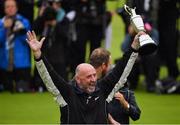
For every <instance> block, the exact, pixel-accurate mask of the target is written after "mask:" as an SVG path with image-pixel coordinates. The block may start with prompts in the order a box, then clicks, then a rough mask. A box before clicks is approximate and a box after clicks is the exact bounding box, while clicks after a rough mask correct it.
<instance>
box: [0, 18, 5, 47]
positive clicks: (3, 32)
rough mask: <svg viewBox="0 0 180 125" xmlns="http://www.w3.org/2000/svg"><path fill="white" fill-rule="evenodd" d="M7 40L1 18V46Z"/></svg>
mask: <svg viewBox="0 0 180 125" xmlns="http://www.w3.org/2000/svg"><path fill="white" fill-rule="evenodd" d="M5 40H6V30H5V28H4V24H3V20H2V19H1V20H0V46H1V45H2V44H3V43H5V42H4V41H5Z"/></svg>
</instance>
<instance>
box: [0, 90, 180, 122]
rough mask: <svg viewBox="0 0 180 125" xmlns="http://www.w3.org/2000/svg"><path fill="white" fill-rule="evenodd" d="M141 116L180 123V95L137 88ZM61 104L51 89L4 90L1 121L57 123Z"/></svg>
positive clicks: (149, 119) (1, 101)
mask: <svg viewBox="0 0 180 125" xmlns="http://www.w3.org/2000/svg"><path fill="white" fill-rule="evenodd" d="M135 96H136V99H137V102H138V105H139V107H140V108H141V111H142V114H141V118H140V119H139V120H138V121H136V122H134V121H131V123H133V124H136V123H138V124H180V118H179V116H180V107H179V106H180V99H179V97H180V96H179V95H157V94H149V93H146V92H145V91H142V90H137V91H136V92H135ZM59 116H60V113H59V107H58V106H57V104H56V103H55V102H54V101H53V98H52V96H51V95H50V94H49V93H47V92H46V93H33V94H32V93H29V94H10V93H8V92H4V93H1V94H0V124H7V123H8V124H56V123H59Z"/></svg>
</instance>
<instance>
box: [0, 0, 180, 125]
mask: <svg viewBox="0 0 180 125" xmlns="http://www.w3.org/2000/svg"><path fill="white" fill-rule="evenodd" d="M6 1H8V0H6ZM4 2H5V1H4V0H0V18H1V20H0V124H58V123H59V118H60V115H59V112H60V110H59V107H58V105H57V104H56V103H55V101H54V100H53V97H52V95H50V94H49V93H48V92H47V90H46V88H45V86H44V85H43V83H42V80H41V78H40V77H39V75H38V73H37V70H36V68H35V65H34V59H33V56H32V53H31V51H30V49H29V47H28V45H27V43H26V40H25V39H26V32H27V31H28V30H34V31H35V32H36V33H37V35H38V38H41V37H42V36H46V41H45V42H44V43H45V44H44V45H43V48H42V51H43V53H44V54H45V56H46V57H47V58H48V60H49V61H50V63H51V64H52V65H53V67H54V68H55V70H56V71H57V72H58V74H60V75H61V76H63V78H64V79H65V80H70V79H71V78H72V77H73V75H74V70H75V67H76V66H77V64H79V63H82V62H88V60H89V54H90V53H91V52H92V50H94V49H95V48H98V47H104V48H106V49H107V50H109V51H110V52H111V56H112V61H113V65H115V64H116V62H117V61H118V60H120V59H121V57H122V55H123V53H124V52H125V51H127V50H128V49H129V47H130V43H131V42H132V39H133V37H134V35H135V34H136V33H135V31H134V30H133V28H132V26H131V24H130V16H129V15H128V14H127V13H126V12H125V10H124V8H123V6H124V4H127V5H128V6H129V7H132V8H134V7H136V13H137V14H138V15H141V16H142V18H143V21H144V26H145V29H146V32H147V33H148V34H149V35H150V36H151V38H152V39H153V40H154V41H155V42H156V43H157V45H158V50H157V51H156V52H154V53H152V54H151V55H148V56H139V58H138V59H137V61H136V63H135V65H134V67H133V70H132V72H131V74H130V76H129V77H128V83H129V87H130V89H131V90H133V91H135V96H136V101H137V103H138V105H139V107H140V108H141V111H142V114H141V118H140V119H139V120H138V121H131V123H132V124H180V117H179V116H180V99H179V98H180V75H179V71H180V39H179V34H180V32H179V31H180V25H179V24H180V18H179V15H180V9H179V8H180V1H179V0H17V6H13V5H12V4H9V5H8V4H4ZM5 29H8V32H7V34H5Z"/></svg>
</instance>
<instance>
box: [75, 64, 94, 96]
mask: <svg viewBox="0 0 180 125" xmlns="http://www.w3.org/2000/svg"><path fill="white" fill-rule="evenodd" d="M96 80H97V75H96V70H95V69H94V68H93V67H86V69H85V70H84V71H81V72H80V73H79V74H78V76H77V79H76V81H77V83H78V85H79V86H80V88H81V89H83V90H84V91H85V92H87V93H92V92H94V91H95V87H96Z"/></svg>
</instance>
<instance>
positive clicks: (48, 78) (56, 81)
mask: <svg viewBox="0 0 180 125" xmlns="http://www.w3.org/2000/svg"><path fill="white" fill-rule="evenodd" d="M36 67H37V70H38V72H39V74H40V76H41V78H42V80H43V82H44V84H45V86H46V87H47V89H48V91H49V92H50V93H51V94H52V95H53V96H54V97H55V100H56V101H57V102H58V101H60V102H58V104H59V105H61V103H62V105H63V106H65V105H66V104H67V103H66V102H67V101H68V97H70V96H69V93H70V91H71V87H70V85H69V84H67V82H66V81H65V80H64V79H63V78H62V77H61V76H59V75H58V74H57V73H56V72H55V71H54V69H53V67H52V66H51V65H50V64H49V62H48V61H47V59H46V58H45V57H44V56H43V55H42V56H41V58H40V59H38V60H36ZM56 85H58V89H57V86H56ZM61 95H62V96H61Z"/></svg>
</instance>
